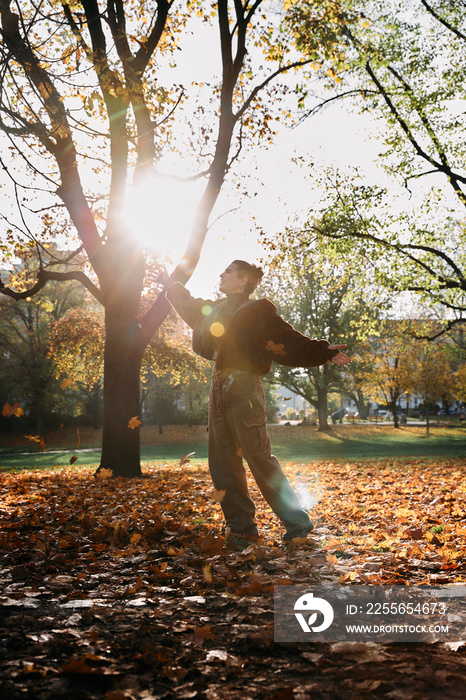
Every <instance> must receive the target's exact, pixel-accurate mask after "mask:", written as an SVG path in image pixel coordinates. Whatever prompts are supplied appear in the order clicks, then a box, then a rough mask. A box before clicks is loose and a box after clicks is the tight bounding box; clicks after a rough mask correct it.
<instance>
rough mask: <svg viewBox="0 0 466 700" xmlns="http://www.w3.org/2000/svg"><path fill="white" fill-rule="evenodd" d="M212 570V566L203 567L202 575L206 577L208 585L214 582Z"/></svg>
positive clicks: (205, 565)
mask: <svg viewBox="0 0 466 700" xmlns="http://www.w3.org/2000/svg"><path fill="white" fill-rule="evenodd" d="M210 568H211V564H204V565H203V567H202V574H203V576H204V579H205V581H206V583H212V581H213V577H212V572H211V570H210Z"/></svg>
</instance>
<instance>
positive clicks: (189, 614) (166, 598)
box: [0, 459, 466, 700]
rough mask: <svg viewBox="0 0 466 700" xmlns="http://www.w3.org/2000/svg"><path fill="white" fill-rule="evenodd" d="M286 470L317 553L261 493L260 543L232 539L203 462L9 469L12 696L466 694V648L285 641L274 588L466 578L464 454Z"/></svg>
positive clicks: (4, 557)
mask: <svg viewBox="0 0 466 700" xmlns="http://www.w3.org/2000/svg"><path fill="white" fill-rule="evenodd" d="M284 469H285V471H286V472H287V474H288V475H289V478H290V480H291V481H292V483H293V484H294V485H295V487H296V488H297V489H298V491H299V492H300V496H301V498H302V499H303V501H307V502H308V503H309V504H310V503H311V502H314V506H313V508H312V517H313V520H314V522H315V525H316V529H315V532H314V533H313V538H312V540H310V541H309V543H308V544H305V543H303V542H299V543H292V544H288V545H284V544H283V543H282V542H281V534H282V529H281V527H280V526H279V525H278V523H277V522H276V520H275V518H274V516H273V514H272V513H271V512H270V511H269V510H268V509H267V508H266V507H265V506H264V503H263V501H262V499H261V498H260V496H259V494H258V493H257V490H256V488H255V485H254V484H251V490H252V492H253V496H254V498H255V501H256V504H257V506H258V522H259V525H260V530H261V534H262V536H263V537H262V541H261V542H259V543H257V544H252V545H251V544H249V543H247V542H234V543H233V542H232V541H231V538H225V536H224V533H222V517H221V511H220V506H219V504H218V503H216V502H215V500H214V498H213V490H212V486H211V484H210V480H209V476H208V471H207V468H206V466H205V464H187V465H183V466H175V465H168V464H167V465H164V466H163V467H155V466H153V467H150V466H149V467H146V469H145V478H143V479H137V480H118V479H117V480H113V479H106V478H93V477H92V473H93V471H92V470H90V469H83V468H76V466H73V467H69V468H66V469H60V470H53V471H44V470H41V471H34V472H21V473H16V474H11V473H10V474H5V473H4V474H2V475H1V476H0V488H1V512H0V514H1V523H0V524H1V530H0V580H1V591H0V604H1V606H2V609H1V620H2V622H1V626H2V635H1V636H2V639H1V647H0V668H1V672H0V673H1V681H0V696H1V697H2V698H8V699H9V698H12V699H13V698H34V699H41V698H44V699H45V698H47V699H49V698H61V697H67V698H106V699H107V700H123V699H124V698H128V699H130V698H134V699H139V698H140V699H142V698H147V699H150V698H160V699H165V700H170V699H172V698H186V699H188V698H207V699H209V700H210V699H215V698H227V699H229V698H231V699H235V700H236V699H237V698H272V699H274V700H291V699H293V700H294V699H296V700H304V699H307V698H315V697H317V698H329V699H330V698H350V699H354V700H357V699H359V698H393V700H404V699H405V698H406V699H411V700H415V699H417V698H420V699H423V698H442V699H443V698H463V697H464V687H465V685H464V684H465V680H466V652H465V649H466V647H465V646H462V647H459V648H458V649H457V650H456V651H452V650H451V649H449V648H448V647H447V646H444V645H441V644H435V645H428V644H404V645H403V644H384V645H382V644H373V643H365V644H363V643H349V642H340V643H336V644H316V643H312V642H309V643H306V644H298V643H296V644H276V643H274V641H273V586H274V585H276V584H290V583H294V584H296V583H305V584H319V585H325V583H329V582H336V581H339V582H340V583H341V584H342V585H352V584H356V583H359V584H361V583H367V584H374V585H382V584H393V583H395V584H400V585H424V584H429V585H444V584H462V585H465V583H466V537H465V535H466V486H465V472H466V466H465V463H464V460H461V459H456V460H455V459H450V460H443V461H439V460H435V461H434V460H429V459H423V460H406V459H405V460H399V461H393V460H392V461H390V460H382V461H378V462H372V463H371V462H370V461H359V462H358V461H352V462H344V461H336V462H321V463H314V464H312V465H305V464H285V465H284ZM104 476H105V475H104Z"/></svg>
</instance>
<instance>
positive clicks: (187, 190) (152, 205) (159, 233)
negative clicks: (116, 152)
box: [124, 174, 202, 262]
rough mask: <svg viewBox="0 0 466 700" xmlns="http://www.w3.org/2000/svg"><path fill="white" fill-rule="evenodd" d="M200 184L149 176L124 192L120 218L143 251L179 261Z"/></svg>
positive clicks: (186, 239)
mask: <svg viewBox="0 0 466 700" xmlns="http://www.w3.org/2000/svg"><path fill="white" fill-rule="evenodd" d="M201 192H202V183H201V182H186V181H182V180H179V179H176V178H173V177H168V176H163V175H155V174H154V175H151V176H149V177H146V178H145V179H144V180H143V181H141V182H138V183H137V184H134V185H133V186H132V187H130V188H129V189H128V192H127V196H126V204H125V211H124V218H125V223H126V226H127V227H128V230H129V231H130V233H131V234H132V235H133V236H134V237H135V238H137V240H138V241H139V242H140V243H141V245H142V247H143V248H144V249H145V250H150V251H152V252H156V253H160V254H161V255H163V256H166V257H167V258H169V259H170V260H171V261H172V262H175V261H177V260H179V259H180V258H181V257H182V255H183V253H184V251H185V250H186V246H187V244H188V240H189V235H190V233H191V229H192V226H193V221H194V216H195V212H196V207H197V205H198V203H199V199H200V197H201Z"/></svg>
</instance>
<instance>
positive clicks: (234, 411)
mask: <svg viewBox="0 0 466 700" xmlns="http://www.w3.org/2000/svg"><path fill="white" fill-rule="evenodd" d="M243 457H244V458H245V459H246V461H247V463H248V465H249V469H250V470H251V473H252V475H253V477H254V479H255V480H256V483H257V485H258V487H259V489H260V491H261V493H262V495H263V497H264V498H265V500H266V501H267V503H268V504H269V506H270V507H271V508H272V510H273V511H274V513H275V514H276V515H277V517H278V518H279V519H280V521H281V522H282V524H283V525H284V527H285V528H286V530H297V529H301V528H305V527H306V526H307V525H309V524H310V520H309V516H308V515H307V513H306V512H305V511H303V509H302V507H301V505H300V503H299V501H298V498H297V496H296V494H295V492H294V491H293V489H292V488H291V486H290V484H289V482H288V479H287V478H286V476H285V474H284V473H283V471H282V469H281V467H280V464H279V462H278V460H277V458H276V457H274V455H272V453H271V445H270V437H269V434H268V432H267V420H266V417H265V396H264V389H263V387H262V382H261V380H260V377H259V375H257V374H251V373H249V372H239V371H237V370H233V371H228V370H225V371H219V370H216V369H214V372H213V375H212V385H211V388H210V404H209V470H210V474H211V477H212V481H213V483H214V486H215V488H216V489H219V490H225V492H226V493H225V496H224V497H223V499H222V501H221V504H220V505H221V507H222V510H223V514H224V516H225V521H226V526H227V527H229V528H230V529H231V531H232V532H237V533H243V534H245V535H256V534H257V525H256V522H255V520H254V515H255V506H254V502H253V501H252V499H251V497H250V495H249V492H248V487H247V481H246V471H245V469H244V466H243Z"/></svg>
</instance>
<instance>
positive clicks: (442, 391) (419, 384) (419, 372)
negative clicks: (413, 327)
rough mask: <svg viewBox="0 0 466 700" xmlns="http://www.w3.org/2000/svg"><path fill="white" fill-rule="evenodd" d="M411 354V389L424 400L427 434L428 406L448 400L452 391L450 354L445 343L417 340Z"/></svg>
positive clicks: (452, 378)
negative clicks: (412, 363) (412, 361)
mask: <svg viewBox="0 0 466 700" xmlns="http://www.w3.org/2000/svg"><path fill="white" fill-rule="evenodd" d="M412 354H413V360H414V372H413V384H412V387H413V389H414V391H416V392H417V393H418V394H421V396H423V398H424V406H425V408H426V412H425V413H426V432H427V433H429V406H430V405H432V404H433V403H435V401H437V400H439V399H442V400H445V399H447V400H448V399H450V398H451V395H452V393H453V391H454V376H453V373H452V371H451V352H450V348H448V347H447V346H446V345H445V343H439V342H427V341H425V340H424V341H422V340H419V341H416V342H415V344H414V345H413V348H412Z"/></svg>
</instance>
